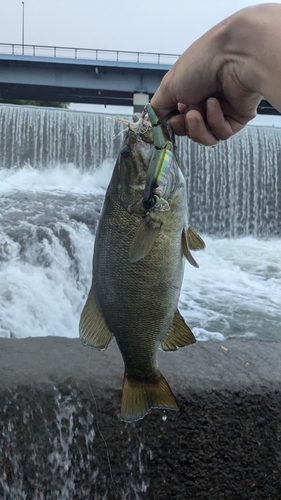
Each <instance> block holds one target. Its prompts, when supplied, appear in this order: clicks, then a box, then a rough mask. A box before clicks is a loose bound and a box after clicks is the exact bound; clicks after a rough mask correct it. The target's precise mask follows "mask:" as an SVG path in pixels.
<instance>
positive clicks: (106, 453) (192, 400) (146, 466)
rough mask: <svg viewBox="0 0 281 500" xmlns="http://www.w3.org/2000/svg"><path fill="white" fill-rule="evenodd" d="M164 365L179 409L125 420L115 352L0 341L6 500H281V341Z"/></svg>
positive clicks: (180, 354)
mask: <svg viewBox="0 0 281 500" xmlns="http://www.w3.org/2000/svg"><path fill="white" fill-rule="evenodd" d="M159 359H160V367H161V371H162V373H163V374H164V375H165V377H166V379H167V380H168V382H169V384H170V385H171V388H172V390H173V392H174V393H175V395H176V397H177V399H178V403H179V407H180V410H179V412H173V411H170V412H163V411H161V410H153V411H151V412H150V413H149V414H148V415H147V416H146V417H145V418H144V419H143V420H141V421H139V422H136V423H134V424H124V423H123V422H120V420H119V407H120V401H121V387H122V377H123V362H122V359H121V356H120V353H119V351H118V349H117V346H116V344H114V343H113V344H112V345H110V347H109V348H108V349H107V350H106V351H104V352H99V351H92V350H89V349H87V348H86V347H84V346H82V345H81V343H80V341H79V340H78V339H67V338H58V337H55V338H54V337H44V338H28V339H22V340H20V339H0V381H1V384H0V498H1V499H2V498H3V499H4V500H25V499H27V500H40V499H43V500H56V499H58V500H64V499H81V500H84V499H85V500H88V499H109V500H111V499H113V500H114V499H120V498H123V499H128V500H131V499H132V500H134V499H149V500H154V499H155V500H156V499H157V500H158V499H161V500H166V499H167V500H168V499H169V500H170V499H172V500H181V499H197V498H200V499H206V500H209V499H210V500H218V499H227V500H232V499H233V500H236V499H237V500H244V499H245V500H251V499H266V500H270V499H272V500H278V499H281V391H280V380H281V344H279V343H275V342H262V341H255V340H242V339H229V340H227V341H224V342H222V343H221V342H205V343H202V342H198V343H197V344H195V345H194V346H190V347H188V348H184V349H181V350H179V351H177V352H176V353H168V354H165V353H162V352H159ZM109 464H110V465H109Z"/></svg>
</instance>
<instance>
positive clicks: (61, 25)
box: [0, 0, 281, 126]
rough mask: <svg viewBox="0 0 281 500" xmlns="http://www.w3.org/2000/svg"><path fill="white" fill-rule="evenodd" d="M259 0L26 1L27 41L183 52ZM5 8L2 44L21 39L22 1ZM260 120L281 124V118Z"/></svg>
mask: <svg viewBox="0 0 281 500" xmlns="http://www.w3.org/2000/svg"><path fill="white" fill-rule="evenodd" d="M272 1H274V0H271V2H272ZM258 3H270V2H264V1H263V2H262V1H248V0H235V1H234V0H141V1H140V0H139V1H135V0H25V1H24V41H25V44H31V45H51V46H53V45H56V46H66V47H81V48H94V49H108V50H127V51H142V52H157V53H158V52H160V53H167V54H181V53H182V52H183V51H184V50H185V49H186V48H187V47H188V46H189V45H190V44H191V43H192V42H194V40H196V39H197V38H199V37H200V36H201V35H202V34H203V33H205V32H206V31H207V30H208V29H210V28H211V27H212V26H214V25H215V24H217V23H218V22H220V21H221V20H222V19H224V18H225V17H227V16H229V15H231V14H233V13H234V12H236V11H237V10H239V9H242V8H243V7H246V6H248V5H253V4H258ZM275 3H281V2H275ZM0 12H1V15H0V43H21V42H22V19H23V16H22V14H23V5H22V1H21V0H0ZM0 51H1V48H0ZM94 109H96V107H95V108H94ZM113 109H115V107H114V108H113ZM107 111H108V108H107ZM259 120H262V122H265V123H267V122H268V124H271V123H275V124H280V126H281V121H280V120H281V119H280V118H278V119H277V118H276V117H274V118H272V117H266V118H262V117H261V118H259ZM276 120H277V121H276Z"/></svg>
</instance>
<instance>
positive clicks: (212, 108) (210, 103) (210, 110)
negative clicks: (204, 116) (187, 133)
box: [207, 101, 216, 115]
mask: <svg viewBox="0 0 281 500" xmlns="http://www.w3.org/2000/svg"><path fill="white" fill-rule="evenodd" d="M207 107H208V113H209V114H210V115H213V114H214V113H215V112H216V106H215V105H214V103H213V101H207Z"/></svg>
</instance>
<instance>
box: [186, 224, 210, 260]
mask: <svg viewBox="0 0 281 500" xmlns="http://www.w3.org/2000/svg"><path fill="white" fill-rule="evenodd" d="M203 248H205V243H204V241H203V240H202V238H201V237H200V236H199V234H197V233H196V231H195V229H193V227H192V226H189V227H188V229H184V230H183V232H182V249H183V253H184V256H185V257H186V259H187V260H188V262H189V263H190V264H191V265H192V266H194V267H199V266H198V264H197V262H196V260H195V259H194V258H193V257H192V255H191V253H190V250H203Z"/></svg>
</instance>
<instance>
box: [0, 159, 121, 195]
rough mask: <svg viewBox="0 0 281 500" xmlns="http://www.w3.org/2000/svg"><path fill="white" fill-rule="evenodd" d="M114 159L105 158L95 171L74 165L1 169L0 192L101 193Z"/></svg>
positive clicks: (26, 166)
mask: <svg viewBox="0 0 281 500" xmlns="http://www.w3.org/2000/svg"><path fill="white" fill-rule="evenodd" d="M112 169H113V162H108V161H104V162H103V164H102V166H101V168H100V169H98V170H96V171H94V172H81V170H79V169H78V168H77V167H75V166H74V165H73V164H68V165H63V166H61V165H57V166H54V167H52V168H49V169H42V170H38V169H36V168H34V167H32V166H31V165H29V164H26V165H25V166H24V167H22V168H21V169H18V168H9V169H8V168H4V169H1V174H0V195H3V194H8V193H9V192H11V191H24V192H46V191H52V192H53V193H54V192H60V191H66V192H71V193H80V194H83V193H84V194H89V193H91V194H100V193H102V194H104V190H105V189H106V187H107V185H108V181H109V179H110V176H111V173H112Z"/></svg>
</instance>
